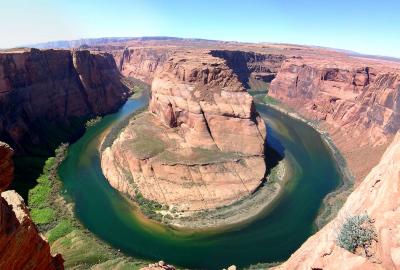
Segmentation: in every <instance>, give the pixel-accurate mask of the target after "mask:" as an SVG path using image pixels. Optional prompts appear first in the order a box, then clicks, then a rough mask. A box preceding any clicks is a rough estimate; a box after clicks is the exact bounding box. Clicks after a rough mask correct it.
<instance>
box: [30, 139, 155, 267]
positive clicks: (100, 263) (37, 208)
mask: <svg viewBox="0 0 400 270" xmlns="http://www.w3.org/2000/svg"><path fill="white" fill-rule="evenodd" d="M67 152H68V145H66V144H63V145H61V146H60V147H59V148H57V149H56V151H55V156H54V157H50V158H48V159H47V161H46V163H45V166H44V168H43V173H42V174H41V175H40V177H39V178H38V180H37V182H38V184H37V185H36V186H35V188H34V189H32V190H31V191H30V192H29V196H28V206H29V209H30V212H31V215H32V219H33V221H34V222H35V223H36V224H37V226H38V228H39V231H40V232H41V233H42V234H43V235H44V236H45V237H46V238H47V239H48V242H49V244H50V247H51V252H52V253H53V254H56V253H60V254H62V256H63V259H64V260H65V262H64V266H65V268H66V269H89V268H93V267H95V268H96V269H110V268H113V267H117V266H118V267H126V268H129V269H140V268H141V267H144V266H146V265H147V264H148V263H149V262H148V261H145V260H139V259H134V258H132V257H127V256H125V255H124V254H123V253H121V252H119V251H118V250H116V249H114V248H113V247H111V246H110V245H108V244H107V243H105V242H103V241H102V240H100V239H99V238H97V237H96V236H95V235H93V234H92V233H91V232H90V231H89V230H87V229H86V228H85V227H84V226H83V225H82V224H81V223H80V222H79V220H78V219H77V218H76V216H75V213H74V204H73V203H72V202H69V201H68V198H65V197H64V196H63V192H64V191H63V189H62V182H61V181H60V179H59V177H58V175H57V170H58V167H59V165H60V164H61V162H62V161H63V160H64V159H65V158H66V156H67Z"/></svg>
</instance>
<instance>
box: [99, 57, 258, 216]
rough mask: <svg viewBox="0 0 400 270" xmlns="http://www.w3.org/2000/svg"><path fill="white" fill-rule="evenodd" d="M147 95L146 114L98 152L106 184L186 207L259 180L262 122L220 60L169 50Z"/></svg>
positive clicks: (235, 196)
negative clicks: (148, 103)
mask: <svg viewBox="0 0 400 270" xmlns="http://www.w3.org/2000/svg"><path fill="white" fill-rule="evenodd" d="M151 96H152V97H151V101H150V106H149V111H150V112H151V113H152V114H149V113H145V114H143V115H141V116H140V117H138V118H137V119H133V120H132V121H131V122H130V124H129V125H128V127H127V128H126V129H125V130H124V131H123V132H122V133H121V134H120V135H119V137H118V138H117V140H115V141H114V143H113V145H112V146H111V148H107V149H106V150H105V151H104V152H103V154H102V169H103V172H104V174H105V176H106V177H107V178H108V180H109V182H110V183H111V185H112V186H113V187H115V188H116V189H118V190H120V191H122V192H125V193H128V194H130V195H131V196H134V194H135V192H136V190H138V191H140V193H141V194H142V195H143V196H144V197H145V198H147V199H150V200H154V201H158V202H160V203H162V204H167V205H174V206H176V207H177V208H179V209H180V210H188V211H191V210H203V209H210V208H216V207H218V206H222V205H226V204H229V203H232V202H234V201H236V200H239V199H240V198H243V197H244V196H246V195H248V194H250V193H252V192H253V191H254V190H255V189H256V188H257V187H258V186H259V185H260V184H261V183H262V180H263V178H264V174H265V170H266V168H265V162H264V142H265V133H266V129H265V125H264V122H263V120H262V119H261V118H260V117H259V116H258V114H257V112H256V111H255V109H254V104H253V99H252V97H251V96H250V95H248V94H247V92H246V90H245V88H244V87H243V84H242V83H241V82H240V81H239V79H238V76H237V75H236V74H235V72H234V71H233V70H232V69H231V68H229V66H228V65H227V63H226V61H225V60H224V59H221V58H218V57H213V56H212V55H211V54H210V53H209V51H188V52H179V53H175V54H173V55H172V56H171V58H169V59H168V61H166V62H165V63H164V65H163V66H162V67H160V68H158V69H157V72H156V75H155V77H154V79H153V83H152V95H151ZM143 138H144V139H143ZM141 140H145V141H143V142H142V141H141Z"/></svg>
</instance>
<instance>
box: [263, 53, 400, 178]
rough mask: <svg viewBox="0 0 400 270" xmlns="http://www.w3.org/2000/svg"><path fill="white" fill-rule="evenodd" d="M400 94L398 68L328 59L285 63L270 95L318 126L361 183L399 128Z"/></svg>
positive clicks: (358, 61) (271, 88) (327, 57)
mask: <svg viewBox="0 0 400 270" xmlns="http://www.w3.org/2000/svg"><path fill="white" fill-rule="evenodd" d="M399 89H400V65H398V64H395V63H391V62H387V63H385V62H375V61H370V60H365V59H358V58H351V57H343V56H342V57H336V58H333V57H332V56H329V55H328V56H326V57H315V56H314V57H297V58H288V59H286V60H285V61H284V62H283V64H282V67H281V69H280V71H279V72H278V74H277V76H276V78H275V79H274V80H273V81H272V83H271V86H270V90H269V95H270V96H272V97H274V98H276V99H278V100H280V101H281V102H283V103H284V104H287V105H289V106H290V107H291V108H294V109H295V110H296V111H297V112H300V113H301V114H302V115H304V116H306V117H307V118H309V119H311V120H314V121H316V122H318V123H319V125H320V127H321V128H323V129H324V130H326V131H327V132H328V133H329V134H330V135H331V137H332V138H333V140H334V142H335V144H336V146H337V147H338V148H339V149H340V151H341V152H342V154H343V155H344V157H345V158H346V161H347V163H348V165H349V167H350V169H351V171H352V173H353V175H354V176H355V180H356V184H358V183H359V182H360V181H361V180H362V179H364V178H365V176H366V175H367V174H368V172H369V171H370V170H371V168H372V167H374V166H375V165H376V164H377V163H378V162H379V159H380V157H381V156H382V154H383V152H384V150H385V149H386V147H387V146H388V144H389V143H390V141H391V140H392V138H393V134H395V133H396V131H397V130H399V128H400V101H399V100H400V98H399V97H400V90H399ZM372 153H374V154H372Z"/></svg>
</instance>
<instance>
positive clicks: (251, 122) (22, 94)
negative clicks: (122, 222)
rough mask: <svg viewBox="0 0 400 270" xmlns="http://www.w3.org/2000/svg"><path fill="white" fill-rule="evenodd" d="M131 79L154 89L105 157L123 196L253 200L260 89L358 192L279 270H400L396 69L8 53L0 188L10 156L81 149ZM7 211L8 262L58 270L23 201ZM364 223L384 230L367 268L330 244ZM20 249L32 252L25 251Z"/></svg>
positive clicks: (262, 54) (133, 45)
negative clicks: (324, 141) (363, 219)
mask: <svg viewBox="0 0 400 270" xmlns="http://www.w3.org/2000/svg"><path fill="white" fill-rule="evenodd" d="M124 76H125V77H134V78H137V79H140V80H142V81H145V82H147V83H149V84H151V85H152V93H151V100H150V105H149V112H146V113H143V114H141V115H139V116H135V117H133V118H132V119H131V120H130V122H129V123H128V124H127V126H126V127H125V128H124V129H123V130H122V131H121V132H120V133H119V134H118V136H117V137H116V138H115V140H114V143H113V144H112V145H111V146H110V147H109V148H107V149H106V150H105V151H104V152H103V153H102V156H101V165H102V170H103V172H104V175H105V176H106V177H107V178H108V180H109V182H110V184H111V185H112V186H113V187H114V188H115V189H117V190H119V191H121V192H123V193H126V194H128V195H129V196H130V197H132V198H134V197H135V196H136V195H137V194H138V192H139V193H140V194H141V195H143V196H144V197H145V198H146V199H149V200H152V201H157V202H159V203H160V204H163V205H164V204H165V205H170V206H171V205H172V206H174V207H176V206H177V207H178V209H180V210H183V211H198V210H206V209H213V208H216V207H220V206H223V205H227V204H231V203H233V202H235V201H237V200H240V199H241V198H243V197H245V196H247V195H249V194H252V193H253V192H254V191H255V190H256V189H257V188H258V187H259V186H260V184H262V181H263V179H264V176H265V171H266V170H267V169H268V168H267V167H266V166H265V163H264V158H265V156H266V155H268V152H265V149H264V147H265V145H264V141H265V136H266V131H265V126H264V123H263V121H262V119H260V117H259V116H258V114H257V112H256V111H255V108H254V103H253V99H252V97H251V96H250V95H249V94H247V93H246V89H247V88H251V89H255V90H257V91H258V92H260V93H263V94H268V96H269V97H272V98H274V100H276V101H277V102H279V105H280V106H284V107H285V108H288V109H291V110H294V111H296V112H298V113H300V114H301V115H303V116H304V117H306V118H307V119H309V120H310V121H313V122H314V123H316V124H317V125H318V127H319V128H321V130H324V131H326V132H327V133H328V134H329V135H330V136H331V137H332V139H333V141H334V143H335V145H336V146H337V147H338V148H339V150H340V151H341V153H342V154H343V155H344V157H345V159H346V161H347V164H348V166H349V168H350V169H351V171H352V173H353V175H354V177H355V180H356V181H355V190H354V191H353V193H352V194H351V195H350V196H349V198H348V199H347V201H346V202H345V204H344V206H343V208H342V209H341V210H340V212H339V214H338V215H337V217H336V218H335V219H334V220H333V221H331V222H330V223H329V224H328V225H326V226H325V227H324V228H323V229H322V230H320V231H319V232H317V233H316V234H315V235H314V236H311V237H310V238H309V240H307V241H306V242H305V243H304V244H303V245H302V246H301V248H300V249H299V250H298V251H296V252H295V253H294V254H293V255H292V257H291V258H290V259H289V260H288V261H287V262H285V263H284V264H282V265H281V266H278V269H310V268H311V269H340V268H346V269H397V268H398V267H399V265H400V259H399V248H400V247H399V245H398V243H399V241H400V240H399V239H398V234H399V229H400V228H399V227H398V224H397V223H396V221H397V220H399V218H400V217H399V215H398V214H399V206H398V197H399V196H398V194H397V193H398V183H399V179H400V172H399V160H400V156H399V153H400V151H399V147H398V146H399V145H400V137H399V134H397V135H396V133H398V130H399V128H400V101H399V96H400V63H397V62H394V61H388V60H382V59H370V58H365V57H363V56H360V55H359V56H353V55H348V54H346V53H344V52H340V51H335V50H331V49H324V48H316V47H307V46H298V45H285V44H249V43H233V42H232V43H229V42H217V41H216V42H212V41H201V40H190V41H185V40H183V41H182V40H175V39H171V40H157V39H155V40H151V39H149V40H122V41H115V42H111V43H110V42H106V43H101V42H100V43H98V44H96V45H93V46H89V50H84V49H71V50H54V49H50V50H38V49H20V50H13V51H7V52H0V141H4V142H6V143H7V144H8V145H10V146H8V145H7V144H6V143H0V156H1V161H0V186H1V189H2V190H5V189H6V188H7V187H8V186H9V184H10V181H11V179H12V175H13V170H14V168H13V162H12V158H11V157H12V155H13V152H15V153H16V154H17V155H26V154H28V153H29V154H40V155H44V153H43V152H45V153H49V152H50V151H51V150H52V149H54V148H55V147H56V146H57V145H58V144H59V143H60V142H63V141H70V140H74V139H76V138H78V137H79V136H80V135H81V134H82V133H83V132H84V123H85V122H86V120H88V119H90V118H92V117H94V116H96V115H105V114H108V113H110V112H114V111H116V110H117V109H118V108H119V107H120V106H121V105H122V104H123V103H124V102H125V101H126V100H127V98H128V95H129V89H128V88H127V87H126V86H125V85H124V83H123V82H122V78H123V77H124ZM16 104H17V105H16ZM54 130H61V131H62V132H54ZM148 144H150V146H149V145H148ZM132 146H134V147H132ZM135 146H136V148H135ZM140 147H144V149H145V150H144V151H139V150H138V149H140ZM0 204H1V210H0V215H1V216H2V219H1V224H0V225H1V228H3V229H2V230H3V231H4V233H2V235H1V237H0V261H1V262H3V261H4V262H5V263H6V264H9V263H10V261H9V260H7V259H5V258H10V259H11V260H12V261H18V262H20V263H21V264H20V265H18V267H17V268H14V269H23V267H28V266H26V265H37V266H40V267H42V266H43V267H48V269H62V259H61V256H59V255H57V256H55V257H52V256H51V254H50V250H49V245H48V243H47V242H45V241H44V240H43V239H42V238H41V237H40V235H39V232H38V230H37V229H36V227H35V225H34V224H33V222H32V221H31V219H30V217H29V213H28V211H27V209H26V207H25V206H24V204H23V201H22V199H21V198H20V197H19V195H17V194H16V193H14V192H12V191H7V192H5V193H2V198H1V201H0ZM364 212H367V213H368V214H369V215H370V216H371V217H372V218H373V220H374V226H375V228H376V229H377V232H378V233H377V239H378V240H377V243H376V245H375V246H374V256H373V257H372V258H366V257H362V256H359V255H356V254H353V253H351V252H348V251H346V250H344V249H342V248H340V247H338V246H337V245H336V242H335V241H336V234H337V230H338V228H339V227H340V226H341V225H342V224H343V222H344V220H345V218H346V217H348V216H349V215H358V214H362V213H364ZM10 228H12V229H10ZM3 236H4V237H5V238H4V239H3ZM15 237H22V239H28V240H27V241H28V242H27V243H29V242H30V243H37V244H35V245H31V244H24V245H22V248H21V250H20V251H18V249H17V248H16V244H17V243H16V242H15V239H16V238H15ZM13 241H14V242H13ZM24 241H25V240H24ZM5 243H9V246H10V247H12V248H8V250H7V251H5V250H4V248H3V249H2V248H1V246H2V245H3V244H5ZM7 252H10V253H7ZM11 252H14V253H13V254H11ZM19 252H23V254H25V255H26V254H30V255H29V256H26V257H29V258H31V259H30V260H29V261H28V260H21V257H22V256H21V254H22V253H19ZM3 258H4V259H3ZM160 259H161V258H160ZM0 265H1V264H0ZM2 269H3V268H2ZM5 269H7V268H5Z"/></svg>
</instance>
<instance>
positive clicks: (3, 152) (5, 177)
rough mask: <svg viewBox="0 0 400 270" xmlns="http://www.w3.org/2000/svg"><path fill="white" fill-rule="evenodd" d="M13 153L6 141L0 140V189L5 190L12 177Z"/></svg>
mask: <svg viewBox="0 0 400 270" xmlns="http://www.w3.org/2000/svg"><path fill="white" fill-rule="evenodd" d="M13 155H14V151H13V149H12V148H11V147H10V146H8V145H7V144H6V143H3V142H0V190H5V189H6V188H7V187H8V186H9V185H10V184H11V181H12V179H13V175H14V164H13V160H12V157H13Z"/></svg>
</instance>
